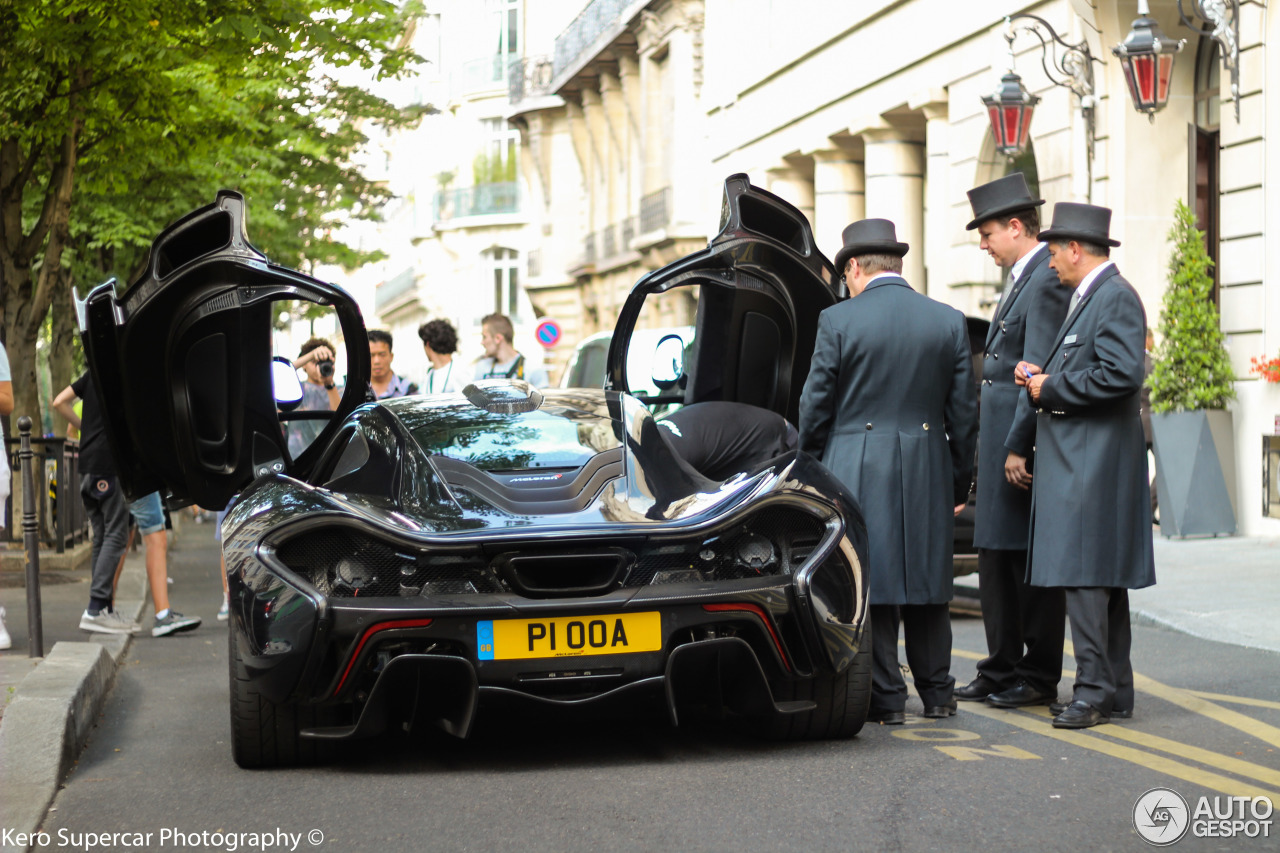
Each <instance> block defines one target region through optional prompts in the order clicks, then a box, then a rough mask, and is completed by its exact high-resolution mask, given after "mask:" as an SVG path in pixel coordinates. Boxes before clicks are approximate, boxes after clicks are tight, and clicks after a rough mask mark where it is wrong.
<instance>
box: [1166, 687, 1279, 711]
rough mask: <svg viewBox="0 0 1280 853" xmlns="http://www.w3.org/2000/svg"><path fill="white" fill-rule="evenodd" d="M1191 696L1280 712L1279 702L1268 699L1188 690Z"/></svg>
mask: <svg viewBox="0 0 1280 853" xmlns="http://www.w3.org/2000/svg"><path fill="white" fill-rule="evenodd" d="M1187 692H1188V693H1190V694H1191V695H1192V696H1199V697H1200V698H1201V699H1209V700H1212V701H1214V702H1226V703H1227V704H1228V705H1252V706H1253V707H1255V708H1274V709H1275V710H1277V711H1280V702H1272V701H1271V700H1270V699H1251V698H1249V697H1248V696H1228V695H1227V694H1226V693H1206V692H1205V691H1203V690H1188V691H1187Z"/></svg>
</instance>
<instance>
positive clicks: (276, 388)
mask: <svg viewBox="0 0 1280 853" xmlns="http://www.w3.org/2000/svg"><path fill="white" fill-rule="evenodd" d="M271 388H272V391H273V392H274V394H275V398H276V405H277V406H279V407H280V409H281V410H282V411H285V412H289V411H292V410H294V409H296V408H297V407H298V405H299V404H300V403H301V402H302V383H301V382H299V381H298V371H297V370H296V369H295V368H294V366H293V362H291V361H289V359H287V358H285V357H284V356H280V355H278V356H276V357H275V358H273V359H271Z"/></svg>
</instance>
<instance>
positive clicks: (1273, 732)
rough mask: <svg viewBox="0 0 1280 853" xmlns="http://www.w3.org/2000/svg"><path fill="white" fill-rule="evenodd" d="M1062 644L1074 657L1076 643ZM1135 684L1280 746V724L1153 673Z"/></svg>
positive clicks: (1136, 679)
mask: <svg viewBox="0 0 1280 853" xmlns="http://www.w3.org/2000/svg"><path fill="white" fill-rule="evenodd" d="M1062 648H1063V651H1065V652H1066V653H1067V654H1069V655H1071V656H1072V657H1075V654H1076V650H1075V646H1074V645H1072V643H1071V641H1070V640H1067V641H1066V642H1065V643H1063V644H1062ZM1133 686H1134V688H1135V689H1137V690H1141V691H1142V692H1143V693H1150V694H1151V695H1152V696H1156V697H1158V698H1160V699H1163V700H1165V701H1166V702H1171V703H1173V704H1174V705H1177V706H1179V707H1181V708H1186V709H1187V710H1188V711H1191V712H1192V713H1195V714H1200V715H1201V716H1204V717H1208V718H1209V719H1211V720H1214V721H1215V722H1219V723H1222V725H1224V726H1228V727H1230V728H1233V729H1236V730H1237V731H1241V732H1244V733H1245V734H1247V735H1250V736H1251V737H1255V738H1257V739H1258V740H1260V741H1262V742H1263V743H1269V744H1271V745H1272V746H1280V728H1277V727H1275V726H1272V725H1269V724H1267V723H1264V722H1262V721H1261V720H1255V719H1254V718H1253V717H1250V716H1248V715H1246V714H1241V713H1240V712H1239V711H1232V710H1231V709H1230V708H1223V707H1222V706H1221V705H1215V704H1214V703H1213V702H1210V701H1209V700H1207V699H1202V698H1201V697H1199V696H1196V695H1195V693H1194V692H1192V691H1190V690H1184V689H1182V688H1181V687H1171V686H1169V685H1168V684H1164V683H1162V682H1159V681H1156V680H1155V679H1154V678H1151V677H1150V676H1146V675H1141V674H1140V673H1137V672H1135V673H1134V674H1133Z"/></svg>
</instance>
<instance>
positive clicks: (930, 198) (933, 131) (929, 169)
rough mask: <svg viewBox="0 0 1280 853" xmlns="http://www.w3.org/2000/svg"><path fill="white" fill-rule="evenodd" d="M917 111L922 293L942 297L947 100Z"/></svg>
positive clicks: (947, 205) (946, 245)
mask: <svg viewBox="0 0 1280 853" xmlns="http://www.w3.org/2000/svg"><path fill="white" fill-rule="evenodd" d="M920 110H921V112H923V113H924V119H925V126H924V127H925V130H924V140H925V142H924V145H925V184H924V239H925V246H924V265H925V275H926V276H927V279H928V281H927V285H928V286H927V288H924V284H925V283H924V282H922V292H924V293H927V294H929V295H930V296H933V297H934V298H935V299H943V296H944V293H943V291H944V290H945V289H946V285H947V284H948V282H947V277H946V274H945V273H944V270H945V269H946V263H947V254H948V252H950V250H951V228H950V227H949V220H950V218H951V217H950V211H951V203H952V201H953V198H952V193H951V182H950V181H949V180H947V179H948V178H949V177H950V175H951V168H950V167H951V152H950V145H949V139H950V134H951V123H950V120H949V119H948V113H947V103H946V101H932V102H930V103H927V104H922V105H921V106H920ZM965 189H969V188H968V187H965ZM943 301H946V300H945V299H943Z"/></svg>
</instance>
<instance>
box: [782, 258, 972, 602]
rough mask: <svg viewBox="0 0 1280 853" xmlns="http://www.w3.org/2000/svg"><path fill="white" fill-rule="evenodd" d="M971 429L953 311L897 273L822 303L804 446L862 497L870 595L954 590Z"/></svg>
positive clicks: (936, 596) (918, 598)
mask: <svg viewBox="0 0 1280 853" xmlns="http://www.w3.org/2000/svg"><path fill="white" fill-rule="evenodd" d="M976 430H977V393H976V392H975V389H974V381H973V362H972V358H971V356H970V352H969V336H968V332H967V330H966V326H965V320H964V315H962V314H961V313H960V312H959V311H957V310H955V309H954V308H951V307H949V306H947V305H943V304H942V303H940V302H935V301H934V300H932V299H930V298H928V297H927V296H923V295H921V294H919V293H916V292H915V291H914V290H912V289H911V287H910V286H909V285H908V284H907V282H906V281H905V280H903V279H902V278H900V277H897V276H892V277H883V278H877V279H875V280H873V281H872V282H870V283H869V284H868V285H867V287H866V289H865V290H864V291H863V292H862V293H861V294H860V295H859V296H856V297H854V298H853V299H849V300H846V301H844V302H841V303H840V304H838V305H834V306H832V307H830V308H828V309H826V310H825V311H823V312H822V314H821V316H820V317H819V319H818V334H817V341H816V343H815V345H814V353H813V364H812V366H811V367H810V370H809V378H808V379H807V380H806V381H805V385H804V392H803V395H802V396H801V398H800V449H801V450H804V451H806V452H808V453H811V454H813V455H814V456H817V457H818V458H819V459H821V460H822V461H823V463H824V464H825V465H826V466H827V467H828V468H830V469H831V471H832V472H834V473H835V475H836V476H837V477H839V478H840V480H841V481H843V482H844V484H845V485H846V486H848V487H849V489H850V490H851V491H852V492H853V494H854V495H855V496H856V497H857V498H858V502H859V503H860V504H861V505H862V512H863V514H864V516H865V518H866V522H867V547H868V559H869V561H870V564H871V566H870V569H871V571H870V574H871V603H872V604H941V603H945V602H947V601H950V600H951V595H952V589H951V586H952V585H951V581H952V576H953V570H952V550H953V541H952V538H953V527H954V522H955V519H954V515H953V507H954V506H955V505H957V504H961V503H964V502H965V500H966V499H967V496H968V494H969V486H970V484H971V482H972V479H973V455H974V444H975V441H976V435H975V433H976Z"/></svg>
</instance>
